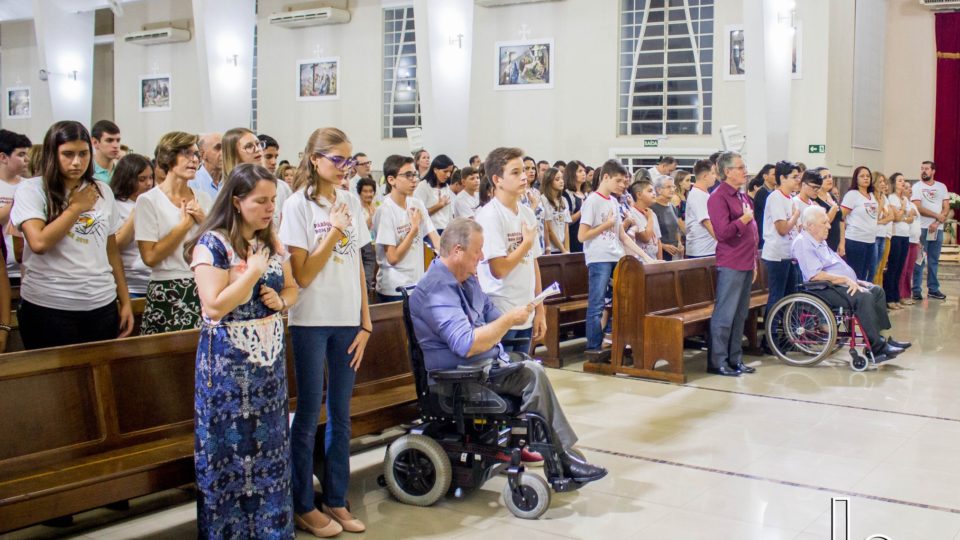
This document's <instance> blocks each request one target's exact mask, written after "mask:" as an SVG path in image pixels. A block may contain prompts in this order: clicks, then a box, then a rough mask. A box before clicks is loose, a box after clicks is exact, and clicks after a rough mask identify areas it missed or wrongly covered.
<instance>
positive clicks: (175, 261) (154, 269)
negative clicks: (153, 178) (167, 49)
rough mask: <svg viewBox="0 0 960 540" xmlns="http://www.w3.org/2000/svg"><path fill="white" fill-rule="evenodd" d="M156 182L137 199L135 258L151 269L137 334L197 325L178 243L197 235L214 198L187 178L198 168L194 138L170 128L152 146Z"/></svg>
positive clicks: (196, 303)
mask: <svg viewBox="0 0 960 540" xmlns="http://www.w3.org/2000/svg"><path fill="white" fill-rule="evenodd" d="M155 155H156V159H157V173H158V174H157V176H158V178H161V179H162V180H161V182H160V183H159V184H158V185H157V186H156V187H155V188H153V189H151V190H149V191H147V192H146V193H144V194H143V195H140V196H139V197H137V204H136V207H135V209H134V214H133V215H134V218H133V219H134V224H133V226H134V238H135V239H136V241H137V246H138V247H139V248H140V257H141V258H142V259H143V262H144V263H145V264H146V265H147V266H149V267H150V268H151V272H150V283H149V284H148V285H147V301H146V306H145V307H144V310H143V322H142V323H141V327H140V333H141V334H143V335H147V334H160V333H163V332H176V331H178V330H188V329H191V328H197V327H199V326H200V297H198V296H197V284H196V282H195V281H194V279H193V271H192V270H191V269H190V265H189V264H187V261H186V260H184V258H183V244H184V242H185V241H186V239H187V237H188V236H190V235H193V234H196V233H197V231H198V230H199V229H200V226H201V225H203V222H204V220H205V219H206V218H207V213H208V212H209V211H210V207H211V206H213V201H212V200H211V199H210V196H209V195H207V194H206V193H204V192H202V191H194V190H193V189H191V188H190V187H189V186H188V185H187V182H188V181H190V180H193V177H194V176H196V174H197V169H198V168H199V167H200V153H199V151H198V150H197V136H196V135H193V134H190V133H184V132H182V131H173V132H170V133H167V134H166V135H164V136H163V137H161V138H160V142H159V143H157V148H156V152H155Z"/></svg>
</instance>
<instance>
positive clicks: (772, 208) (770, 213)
mask: <svg viewBox="0 0 960 540" xmlns="http://www.w3.org/2000/svg"><path fill="white" fill-rule="evenodd" d="M687 204H690V203H687ZM793 208H794V206H793V198H792V197H787V196H786V195H784V194H783V192H782V191H780V190H779V189H775V190H773V191H772V192H770V195H769V196H767V202H766V205H765V206H764V209H763V251H762V252H761V253H760V258H761V259H763V260H765V261H771V262H776V261H782V260H784V259H789V258H791V257H792V255H791V254H790V247H791V246H792V245H793V239H794V238H796V236H797V228H796V227H794V228H792V229H790V230H789V231H787V234H784V235H781V234H780V233H778V232H777V227H776V225H774V224H775V223H776V222H778V221H789V220H790V218H791V217H792V216H793Z"/></svg>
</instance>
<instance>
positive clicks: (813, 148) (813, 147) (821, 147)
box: [807, 144, 827, 154]
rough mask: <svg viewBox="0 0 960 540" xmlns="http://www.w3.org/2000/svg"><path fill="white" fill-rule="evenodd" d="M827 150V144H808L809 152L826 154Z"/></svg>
mask: <svg viewBox="0 0 960 540" xmlns="http://www.w3.org/2000/svg"><path fill="white" fill-rule="evenodd" d="M826 151H827V145H825V144H810V145H807V153H808V154H824V153H826Z"/></svg>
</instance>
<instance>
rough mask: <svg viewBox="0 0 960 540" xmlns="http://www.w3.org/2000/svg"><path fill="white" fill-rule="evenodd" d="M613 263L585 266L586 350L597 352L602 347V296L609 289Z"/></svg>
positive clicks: (614, 266) (615, 264) (614, 265)
mask: <svg viewBox="0 0 960 540" xmlns="http://www.w3.org/2000/svg"><path fill="white" fill-rule="evenodd" d="M616 266H617V263H615V262H597V263H590V264H588V265H587V284H588V285H587V286H588V287H589V293H588V294H587V350H588V351H599V350H600V347H601V345H603V328H601V327H600V318H601V316H602V315H603V305H604V300H603V299H604V296H606V293H607V288H609V287H610V278H612V277H613V269H614V268H616Z"/></svg>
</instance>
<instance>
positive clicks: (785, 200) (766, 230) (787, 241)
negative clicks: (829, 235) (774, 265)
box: [760, 189, 797, 262]
mask: <svg viewBox="0 0 960 540" xmlns="http://www.w3.org/2000/svg"><path fill="white" fill-rule="evenodd" d="M793 209H794V204H793V198H792V197H787V196H786V195H784V194H783V192H782V191H780V190H779V189H775V190H773V191H772V192H770V195H769V196H767V202H766V206H764V209H763V251H762V252H761V253H760V258H762V259H763V260H765V261H771V262H776V261H782V260H784V259H789V258H791V255H790V247H791V246H792V245H793V239H794V238H796V236H797V228H796V227H794V228H792V229H790V230H789V231H787V234H784V235H781V234H780V233H778V232H777V227H776V225H774V224H775V223H776V222H777V221H789V220H790V218H791V217H792V216H793Z"/></svg>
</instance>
